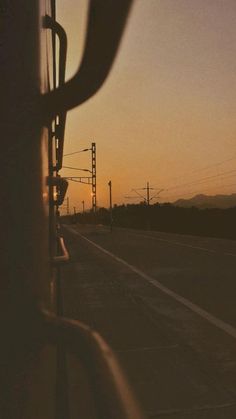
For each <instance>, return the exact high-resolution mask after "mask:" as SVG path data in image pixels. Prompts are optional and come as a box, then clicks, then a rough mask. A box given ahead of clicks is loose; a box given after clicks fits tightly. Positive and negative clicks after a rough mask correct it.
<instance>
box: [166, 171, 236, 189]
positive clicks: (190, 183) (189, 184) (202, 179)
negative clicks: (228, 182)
mask: <svg viewBox="0 0 236 419" xmlns="http://www.w3.org/2000/svg"><path fill="white" fill-rule="evenodd" d="M235 172H236V169H234V170H229V171H227V172H221V173H218V174H217V175H212V176H206V177H203V178H200V179H198V180H195V181H192V182H188V183H182V184H179V185H175V186H171V187H170V188H165V190H166V191H170V190H172V189H176V188H181V187H184V186H191V185H195V184H199V183H203V182H205V181H207V180H210V179H216V178H220V177H221V176H224V175H227V174H230V173H235ZM224 177H227V176H224Z"/></svg>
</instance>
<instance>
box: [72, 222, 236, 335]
mask: <svg viewBox="0 0 236 419" xmlns="http://www.w3.org/2000/svg"><path fill="white" fill-rule="evenodd" d="M67 229H68V230H69V231H71V232H72V233H73V234H75V235H78V236H79V237H81V238H83V239H84V240H86V241H87V242H88V243H90V244H92V245H93V246H94V247H96V248H97V249H99V250H100V251H101V252H103V253H105V254H106V255H108V256H110V257H111V258H112V259H114V260H116V261H117V262H119V263H121V264H122V265H124V266H126V267H127V268H129V269H130V270H131V271H132V272H134V273H136V274H137V275H139V276H140V277H141V278H143V279H145V280H146V281H148V282H149V283H150V284H152V285H153V286H154V287H156V288H158V289H159V290H160V291H162V292H163V293H164V294H166V295H169V296H170V297H171V298H173V299H174V300H175V301H178V302H179V303H180V304H182V305H183V306H185V307H187V308H188V309H189V310H191V311H192V312H194V313H196V314H198V315H199V316H200V317H202V318H203V319H205V320H207V321H208V322H209V323H211V324H213V325H214V326H216V327H217V328H218V329H220V330H223V331H224V332H225V333H227V334H228V335H229V336H232V337H233V338H236V329H235V328H234V327H233V326H231V325H230V324H228V323H226V322H224V321H223V320H221V319H218V318H217V317H215V316H214V315H213V314H211V313H209V312H208V311H206V310H204V309H203V308H201V307H199V306H198V305H197V304H194V303H192V302H191V301H189V300H187V299H186V298H184V297H182V296H181V295H179V294H177V293H176V292H174V291H172V290H170V289H169V288H167V287H165V286H164V285H162V283H161V282H159V281H157V280H156V279H154V278H152V277H151V276H149V275H147V274H145V273H144V272H142V271H141V270H140V269H138V268H136V267H135V266H133V265H131V264H129V263H128V262H126V261H125V260H124V259H121V258H120V257H118V256H116V255H114V254H113V253H111V252H109V251H108V250H106V249H104V248H103V247H101V246H99V245H98V244H97V243H95V242H93V241H92V240H89V239H88V238H87V237H85V236H83V235H82V234H80V233H78V232H77V231H75V230H74V229H73V228H70V227H67Z"/></svg>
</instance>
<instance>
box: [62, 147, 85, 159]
mask: <svg viewBox="0 0 236 419" xmlns="http://www.w3.org/2000/svg"><path fill="white" fill-rule="evenodd" d="M89 150H91V148H84V149H83V150H79V151H74V152H73V153H67V154H64V155H63V157H67V156H72V155H73V154H78V153H83V152H84V151H89Z"/></svg>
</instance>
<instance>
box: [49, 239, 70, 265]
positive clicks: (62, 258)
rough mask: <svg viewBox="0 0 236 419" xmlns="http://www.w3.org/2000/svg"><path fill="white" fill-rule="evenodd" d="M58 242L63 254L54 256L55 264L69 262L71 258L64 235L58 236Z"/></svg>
mask: <svg viewBox="0 0 236 419" xmlns="http://www.w3.org/2000/svg"><path fill="white" fill-rule="evenodd" d="M58 243H59V245H60V250H61V255H59V256H54V257H53V264H54V265H60V264H61V263H65V262H68V260H69V259H70V256H69V253H68V251H67V248H66V246H65V243H64V239H63V237H61V236H60V237H58Z"/></svg>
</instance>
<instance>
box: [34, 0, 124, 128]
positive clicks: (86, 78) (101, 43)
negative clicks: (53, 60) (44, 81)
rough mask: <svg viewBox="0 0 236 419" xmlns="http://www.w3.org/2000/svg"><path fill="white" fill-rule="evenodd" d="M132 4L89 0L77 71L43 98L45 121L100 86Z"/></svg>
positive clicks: (92, 92)
mask: <svg viewBox="0 0 236 419" xmlns="http://www.w3.org/2000/svg"><path fill="white" fill-rule="evenodd" d="M131 4H132V0H119V1H114V0H106V1H104V0H90V8H89V17H88V26H87V27H88V29H87V35H86V41H85V48H84V54H83V57H82V61H81V64H80V67H79V69H78V71H77V72H76V74H75V75H74V77H72V79H71V80H69V81H68V82H66V83H65V84H63V85H62V86H61V87H58V88H57V89H55V90H54V91H51V92H48V93H46V94H44V95H43V96H42V103H41V105H42V111H43V114H44V115H45V119H46V121H48V120H50V119H51V118H53V117H55V115H58V114H60V112H63V111H65V110H69V109H72V108H74V107H75V106H78V105H80V104H81V103H83V102H85V101H86V100H87V99H89V98H90V97H91V96H93V95H94V94H95V93H96V92H97V91H98V90H99V89H100V87H101V86H102V84H103V83H104V81H105V79H106V78H107V75H108V73H109V71H110V69H111V66H112V64H113V61H114V59H115V56H116V53H117V50H118V47H119V43H120V40H121V37H122V33H123V29H124V26H125V23H126V19H127V16H128V13H129V9H130V6H131Z"/></svg>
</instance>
